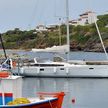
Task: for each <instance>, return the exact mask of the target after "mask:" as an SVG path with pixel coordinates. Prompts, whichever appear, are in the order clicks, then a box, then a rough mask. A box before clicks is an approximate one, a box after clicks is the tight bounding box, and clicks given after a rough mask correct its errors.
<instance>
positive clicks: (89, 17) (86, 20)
mask: <svg viewBox="0 0 108 108" xmlns="http://www.w3.org/2000/svg"><path fill="white" fill-rule="evenodd" d="M95 20H97V16H96V14H95V12H92V11H87V12H85V13H83V14H81V15H80V18H79V19H77V20H72V25H75V26H77V25H83V26H84V25H87V24H92V23H94V22H95Z"/></svg>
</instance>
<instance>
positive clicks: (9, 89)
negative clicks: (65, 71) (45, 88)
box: [0, 71, 64, 108]
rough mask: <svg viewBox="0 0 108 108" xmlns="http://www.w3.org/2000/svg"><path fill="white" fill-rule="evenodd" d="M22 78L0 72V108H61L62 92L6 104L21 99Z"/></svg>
mask: <svg viewBox="0 0 108 108" xmlns="http://www.w3.org/2000/svg"><path fill="white" fill-rule="evenodd" d="M21 80H22V77H21V76H14V75H10V74H9V72H7V71H3V72H0V83H1V84H0V108H61V107H62V101H63V97H64V92H58V93H43V92H40V93H38V95H39V96H38V97H35V98H27V100H29V103H23V102H24V100H22V101H20V102H19V103H17V104H16V103H15V104H8V103H9V102H12V101H13V100H14V99H16V98H17V99H18V98H19V97H22V82H21Z"/></svg>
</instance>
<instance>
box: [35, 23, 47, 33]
mask: <svg viewBox="0 0 108 108" xmlns="http://www.w3.org/2000/svg"><path fill="white" fill-rule="evenodd" d="M36 31H37V32H44V31H47V28H46V26H44V25H38V26H37V27H36Z"/></svg>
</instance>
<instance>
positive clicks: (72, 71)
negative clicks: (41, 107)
mask: <svg viewBox="0 0 108 108" xmlns="http://www.w3.org/2000/svg"><path fill="white" fill-rule="evenodd" d="M66 15H67V17H66V25H67V46H68V48H67V51H68V53H67V62H45V63H42V62H38V61H37V60H36V59H35V62H34V63H32V64H30V65H25V66H22V67H20V68H19V70H18V72H19V73H20V75H22V76H33V77H92V78H93V77H108V62H107V61H102V62H100V61H77V60H76V61H72V60H69V51H70V49H69V48H70V43H69V10H68V0H66ZM95 24H96V28H97V31H98V34H99V37H100V40H101V43H102V46H103V48H104V45H103V42H102V38H101V36H100V32H99V29H98V26H97V23H96V21H95ZM104 50H105V48H104ZM105 53H106V51H105ZM106 55H107V53H106ZM16 73H17V72H16Z"/></svg>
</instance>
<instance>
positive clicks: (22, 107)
mask: <svg viewBox="0 0 108 108" xmlns="http://www.w3.org/2000/svg"><path fill="white" fill-rule="evenodd" d="M39 95H40V96H45V95H49V96H50V97H44V98H42V99H41V98H29V101H30V102H31V103H29V104H19V105H0V107H2V108H61V106H62V101H63V97H64V92H60V93H39ZM51 95H53V96H51ZM8 96H9V95H8Z"/></svg>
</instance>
